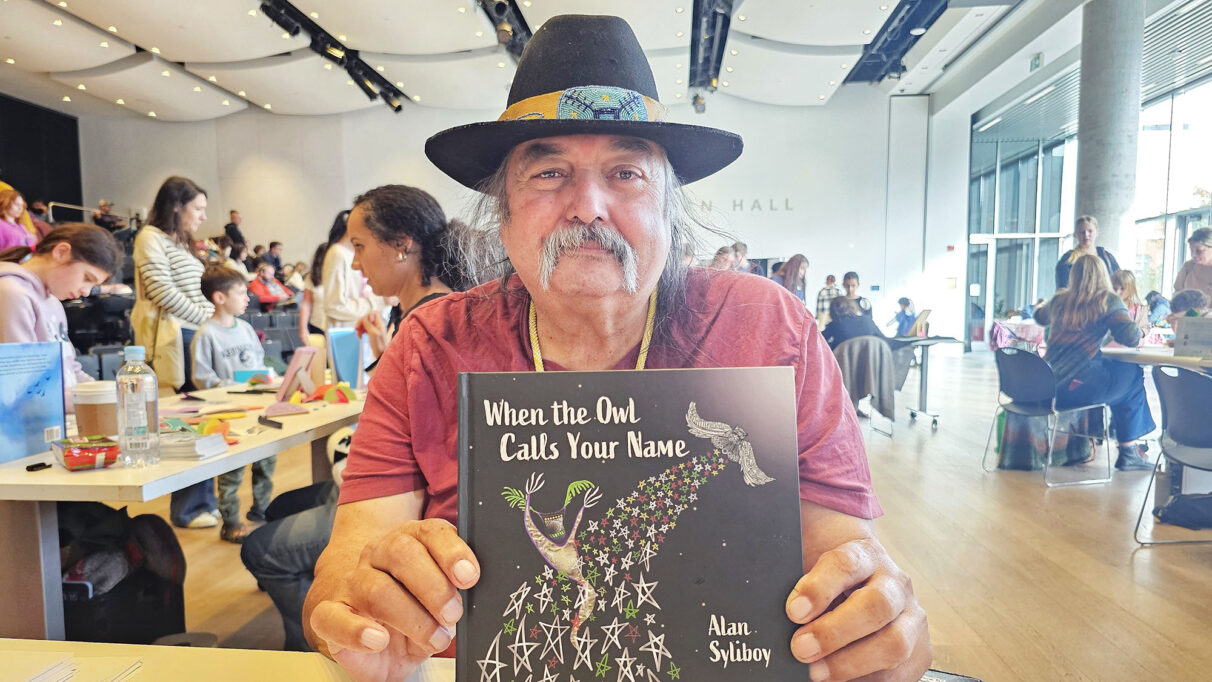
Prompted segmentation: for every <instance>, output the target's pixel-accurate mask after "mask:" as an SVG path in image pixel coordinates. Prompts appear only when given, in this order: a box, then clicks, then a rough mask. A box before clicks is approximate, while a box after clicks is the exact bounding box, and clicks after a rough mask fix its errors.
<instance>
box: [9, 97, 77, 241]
mask: <svg viewBox="0 0 1212 682" xmlns="http://www.w3.org/2000/svg"><path fill="white" fill-rule="evenodd" d="M0 180H3V181H4V182H7V183H8V184H10V185H12V186H13V187H15V188H16V189H17V190H18V191H20V192H21V194H22V195H23V196H24V197H25V199H26V201H33V200H34V199H44V200H46V201H61V202H65V203H69V204H80V205H82V204H81V201H82V199H83V194H82V190H81V183H80V133H79V130H78V126H77V122H76V118H75V117H73V116H66V115H64V114H60V113H58V112H55V111H51V110H49V109H44V108H42V107H39V106H36V105H33V104H30V103H28V102H23V101H21V100H19V99H13V98H11V97H6V96H4V95H0ZM70 215H71V214H65V215H64V216H62V218H68V217H70ZM77 215H78V214H77ZM55 218H56V219H62V218H61V217H60V215H59V214H58V213H56V214H55ZM77 219H78V218H77Z"/></svg>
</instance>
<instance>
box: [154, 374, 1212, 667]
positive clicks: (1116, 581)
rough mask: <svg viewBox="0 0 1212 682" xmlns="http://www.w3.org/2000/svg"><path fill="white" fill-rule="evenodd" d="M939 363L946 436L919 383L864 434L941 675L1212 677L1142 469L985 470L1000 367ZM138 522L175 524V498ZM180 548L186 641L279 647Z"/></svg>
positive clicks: (235, 552) (1208, 595)
mask: <svg viewBox="0 0 1212 682" xmlns="http://www.w3.org/2000/svg"><path fill="white" fill-rule="evenodd" d="M937 355H938V354H936V357H933V358H932V366H931V382H930V386H931V404H930V407H931V408H932V409H936V410H938V411H941V412H942V419H941V421H940V424H939V428H938V430H937V431H932V430H931V428H930V424H929V422H928V421H927V422H925V423H922V422H917V423H914V422H910V421H909V420H908V418H907V416H906V415H905V410H904V408H905V407H907V406H908V405H911V404H912V405H916V402H917V391H916V388H915V386H914V384H915V382H916V380H917V379H916V372H915V375H914V376H911V377H910V379H909V383H908V384H907V385H906V389H907V390H906V391H905V392H904V393H902V394H899V395H898V405H900V406H901V412H900V414H899V415H898V421H897V423H896V429H895V437H894V438H892V439H889V438H886V437H884V436H882V435H879V434H877V433H875V432H873V431H871V430H870V429H869V428H867V427H865V430H864V437H865V439H866V441H867V444H868V452H869V456H870V461H871V469H872V473H873V476H874V478H875V486H876V490H877V491H878V493H879V495H880V498H881V501H882V502H883V505H884V509H885V511H886V515H885V516H884V517H883V518H881V519H879V520H878V521H877V522H876V526H877V528H878V530H879V533H880V536H881V538H882V539H883V541H884V543H885V544H886V545H887V546H888V548H889V551H890V552H891V553H892V555H893V557H894V558H895V559H896V560H897V561H898V562H899V563H900V565H901V566H902V567H904V569H905V570H906V571H907V572H908V573H909V574H910V575H911V576H912V578H913V581H914V586H915V589H916V591H917V595H918V599H919V600H920V601H921V602H922V604H923V605H924V606H925V608H926V611H927V613H928V614H929V617H930V630H931V635H932V639H933V642H934V652H935V662H934V665H935V667H937V668H940V669H943V670H949V671H953V672H961V673H964V674H967V675H972V676H975V677H979V678H982V679H985V680H1031V681H1037V680H1062V679H1063V680H1092V681H1099V682H1101V681H1106V680H1137V679H1144V680H1198V679H1209V672H1208V671H1209V670H1212V645H1210V644H1209V642H1210V641H1212V637H1210V636H1212V545H1205V546H1198V545H1197V546H1171V547H1154V548H1144V549H1142V548H1138V546H1137V545H1136V543H1135V542H1134V541H1133V539H1132V528H1133V525H1134V523H1135V521H1136V513H1137V510H1138V509H1139V507H1140V501H1141V495H1143V494H1144V489H1145V485H1146V482H1147V480H1148V477H1149V473H1148V472H1132V473H1119V472H1116V474H1115V476H1114V479H1113V480H1112V482H1111V483H1109V484H1105V485H1097V486H1084V487H1076V488H1054V489H1048V488H1046V487H1045V486H1044V484H1043V478H1042V472H1020V471H997V472H994V473H985V472H983V471H982V470H981V466H980V457H981V452H982V449H983V448H984V446H985V437H986V435H987V434H988V428H989V423H990V417H991V414H992V408H993V406H994V404H995V402H994V400H995V392H996V372H995V370H994V367H993V361H992V356H991V355H990V354H988V353H970V354H968V355H966V356H963V357H959V356H956V357H938V356H937ZM1150 383H1151V382H1150ZM1154 415H1155V416H1158V415H1159V413H1158V412H1157V411H1156V409H1155V411H1154ZM878 419H879V418H878V417H877V420H878ZM877 424H881V422H877ZM1152 447H1153V448H1154V449H1153V450H1152V451H1151V453H1150V454H1151V455H1152V454H1154V453H1155V452H1156V445H1153V446H1152ZM308 462H309V460H308V452H307V450H306V449H305V448H298V449H296V450H294V451H292V452H290V453H287V454H286V455H285V456H282V457H279V459H278V469H277V474H276V476H275V478H276V481H275V484H276V487H277V489H278V490H288V489H290V488H293V487H297V486H299V485H303V484H305V483H307V482H308V477H309V475H310V469H309V463H308ZM1066 473H1068V472H1067V471H1066ZM1079 473H1080V472H1079ZM248 479H249V477H247V476H246V477H245V481H246V483H245V488H244V489H243V490H242V491H241V495H242V497H243V499H244V503H245V505H247V503H248V499H249V491H248V483H247V481H248ZM131 511H132V513H137V512H142V511H151V512H155V513H160V514H167V511H168V500H167V498H164V499H162V500H155V501H153V502H151V503H147V504H143V505H132V507H131ZM178 536H179V537H180V538H181V542H182V545H183V546H184V547H185V553H186V556H187V557H188V561H189V573H188V576H187V579H186V617H187V622H188V626H189V628H190V630H195V631H206V632H212V633H215V634H216V635H218V637H219V640H220V643H221V646H226V647H239V648H275V647H277V646H279V645H280V642H281V640H282V631H281V624H280V621H279V619H278V616H277V612H276V611H275V610H274V609H273V606H272V604H270V601H269V599H268V598H267V597H266V596H265V595H264V594H263V593H260V592H258V591H257V588H256V585H255V583H254V581H253V580H252V578H251V577H250V576H249V575H248V573H247V572H245V570H244V568H243V565H242V564H241V563H240V559H239V548H238V547H237V546H236V545H231V544H228V543H224V542H221V541H219V537H218V531H217V530H180V531H178ZM1206 537H1212V534H1210V535H1207V536H1206Z"/></svg>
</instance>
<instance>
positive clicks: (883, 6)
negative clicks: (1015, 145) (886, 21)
mask: <svg viewBox="0 0 1212 682" xmlns="http://www.w3.org/2000/svg"><path fill="white" fill-rule="evenodd" d="M880 11H881V12H887V11H888V5H880Z"/></svg>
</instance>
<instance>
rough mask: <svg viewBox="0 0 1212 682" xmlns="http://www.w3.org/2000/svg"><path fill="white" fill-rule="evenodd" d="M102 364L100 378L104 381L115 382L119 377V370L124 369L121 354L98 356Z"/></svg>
mask: <svg viewBox="0 0 1212 682" xmlns="http://www.w3.org/2000/svg"><path fill="white" fill-rule="evenodd" d="M97 358H98V360H100V363H101V375H100V376H99V377H98V378H99V379H101V380H102V381H113V380H114V379H116V378H117V376H118V370H120V369H122V363H123V362H124V360H125V358H123V356H122V354H121V353H106V354H104V355H100V356H97Z"/></svg>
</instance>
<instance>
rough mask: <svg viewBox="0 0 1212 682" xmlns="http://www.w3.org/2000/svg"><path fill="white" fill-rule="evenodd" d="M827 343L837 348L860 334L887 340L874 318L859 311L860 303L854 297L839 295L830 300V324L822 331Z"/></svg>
mask: <svg viewBox="0 0 1212 682" xmlns="http://www.w3.org/2000/svg"><path fill="white" fill-rule="evenodd" d="M821 335H822V336H824V337H825V343H827V344H829V347H830V348H837V347H838V346H840V345H842V342H843V341H849V340H850V339H853V338H856V337H859V336H874V337H877V338H880V339H884V340H887V339H886V337H885V336H884V334H883V332H881V331H880V328H879V327H877V326H875V322H874V321H872V319H871V318H870V317H868V316H866V315H864V314H862V313H861V312H859V307H858V303H857V302H856V301H855V300H854V299H853V298H846V297H845V296H838V297H837V298H835V299H833V300H832V301H830V302H829V324H827V325H825V329H824V330H822V331H821Z"/></svg>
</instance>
